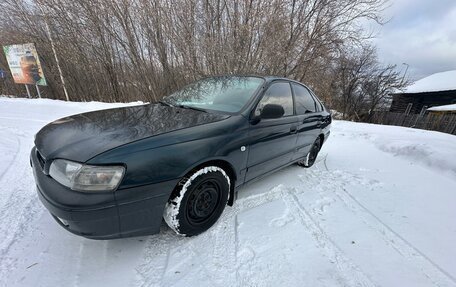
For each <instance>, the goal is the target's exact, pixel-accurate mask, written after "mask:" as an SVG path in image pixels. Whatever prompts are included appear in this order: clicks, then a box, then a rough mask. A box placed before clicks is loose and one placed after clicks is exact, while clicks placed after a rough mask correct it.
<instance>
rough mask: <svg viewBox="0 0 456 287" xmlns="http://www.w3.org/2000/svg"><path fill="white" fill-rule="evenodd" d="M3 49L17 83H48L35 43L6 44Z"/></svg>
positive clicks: (41, 84) (42, 84)
mask: <svg viewBox="0 0 456 287" xmlns="http://www.w3.org/2000/svg"><path fill="white" fill-rule="evenodd" d="M3 51H4V52H5V56H6V60H7V61H8V65H9V68H10V70H11V75H12V76H13V79H14V82H15V83H16V84H29V85H40V86H46V85H47V84H46V79H45V78H44V74H43V69H42V68H41V63H40V59H39V58H38V53H37V52H36V49H35V44H33V43H28V44H19V45H10V46H4V47H3Z"/></svg>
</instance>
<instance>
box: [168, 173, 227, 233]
mask: <svg viewBox="0 0 456 287" xmlns="http://www.w3.org/2000/svg"><path fill="white" fill-rule="evenodd" d="M230 187H231V181H230V177H229V176H228V175H227V173H226V172H225V171H224V170H223V169H222V168H220V167H218V166H207V167H204V168H201V169H198V170H196V171H195V172H193V173H191V174H190V175H189V176H188V177H185V178H184V179H183V180H181V182H180V184H179V185H178V187H177V188H176V190H175V191H174V192H173V195H172V196H171V198H170V199H169V200H168V202H167V203H166V206H165V210H164V212H163V218H164V219H165V221H166V223H167V224H168V226H169V227H170V228H171V229H173V230H174V231H175V232H176V233H177V234H179V235H182V236H194V235H198V234H200V233H202V232H204V231H206V230H208V229H209V228H210V227H211V226H212V225H214V223H215V222H216V221H217V220H218V219H219V217H220V215H221V214H222V212H223V210H224V209H225V206H226V204H227V201H228V195H229V193H230Z"/></svg>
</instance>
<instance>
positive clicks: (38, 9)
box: [0, 0, 397, 109]
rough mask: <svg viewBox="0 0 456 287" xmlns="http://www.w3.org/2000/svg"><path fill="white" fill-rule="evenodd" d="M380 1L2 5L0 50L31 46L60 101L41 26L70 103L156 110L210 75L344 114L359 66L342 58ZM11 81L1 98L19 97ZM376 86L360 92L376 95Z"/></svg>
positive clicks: (7, 1)
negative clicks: (280, 88)
mask: <svg viewBox="0 0 456 287" xmlns="http://www.w3.org/2000/svg"><path fill="white" fill-rule="evenodd" d="M385 1H386V0H237V1H236V0H230V1H228V0H2V1H1V2H0V45H6V44H15V43H25V42H34V43H35V44H36V46H37V49H38V52H39V54H40V57H41V61H42V64H43V66H44V67H43V70H44V73H45V76H46V77H47V79H48V83H49V86H48V87H46V88H45V91H44V93H45V95H46V96H47V97H50V98H57V99H64V95H63V91H62V89H61V81H60V79H59V76H58V73H57V68H56V66H55V60H54V57H53V54H52V49H51V46H50V41H49V35H48V33H47V31H46V27H45V23H46V22H47V23H48V24H49V27H50V30H51V34H52V36H53V38H54V41H55V46H56V52H57V55H58V56H59V58H60V61H61V66H62V70H63V75H64V78H65V79H66V82H67V88H68V92H69V95H70V98H71V99H72V100H82V101H89V100H99V101H131V100H145V101H157V100H159V99H160V98H162V97H163V96H164V95H167V94H169V93H170V92H172V91H174V90H176V89H178V88H180V87H182V86H183V85H185V84H187V83H189V82H191V81H193V80H196V79H200V78H202V77H206V76H210V75H220V74H260V75H266V74H267V75H279V76H285V77H289V78H293V79H296V80H299V81H303V82H305V83H306V84H308V85H309V86H311V87H312V88H313V89H314V90H315V91H316V92H317V94H319V95H320V96H321V97H322V98H323V99H324V100H325V102H327V103H328V104H331V105H337V107H344V109H350V108H351V107H350V106H349V105H347V104H344V101H346V99H344V96H343V94H344V93H345V92H346V90H344V89H345V88H347V87H345V86H344V85H345V84H346V83H345V82H344V81H345V80H347V79H346V77H345V74H344V73H345V72H346V71H347V69H350V68H352V67H351V66H350V65H351V64H350V63H348V62H350V61H352V62H356V60H355V58H356V57H347V55H348V54H350V52H352V51H353V50H360V49H359V48H358V49H353V48H352V47H361V46H363V45H364V43H365V39H366V38H369V37H370V35H369V34H368V33H366V31H363V29H362V25H361V21H365V20H366V19H367V20H373V21H377V22H379V23H381V22H382V19H381V17H380V15H381V12H382V10H383V9H384V8H385V7H386V6H385V5H386V4H387V3H386V2H385ZM361 50H362V49H361ZM362 53H364V52H362ZM355 54H356V53H355ZM371 58H374V59H373V60H372V61H374V62H375V63H376V64H377V65H378V63H377V62H376V59H375V55H374V54H371ZM372 65H374V64H372ZM374 66H375V65H374ZM0 68H3V69H5V70H7V65H6V59H5V58H4V55H1V56H0ZM391 72H394V69H391ZM385 73H387V72H385ZM393 76H394V75H393ZM396 76H397V75H396ZM9 81H10V80H8V81H7V82H6V83H4V84H3V89H5V87H6V88H8V89H9V91H10V93H12V94H18V93H20V91H19V90H14V89H23V87H21V86H14V85H12V83H11V82H9ZM0 85H2V83H1V82H0ZM375 85H376V84H375V82H370V83H369V84H365V85H364V86H363V89H364V90H366V91H367V90H375V89H377V90H379V92H380V90H382V89H383V88H382V87H379V86H378V87H376V86H375ZM377 85H382V83H377ZM341 91H342V92H341ZM7 92H8V91H7ZM4 93H6V92H4ZM370 93H371V92H369V94H370ZM350 97H351V96H350ZM358 100H360V98H359V97H358ZM373 103H374V101H371V104H373ZM350 105H352V106H353V105H354V104H353V103H350ZM363 105H364V104H363Z"/></svg>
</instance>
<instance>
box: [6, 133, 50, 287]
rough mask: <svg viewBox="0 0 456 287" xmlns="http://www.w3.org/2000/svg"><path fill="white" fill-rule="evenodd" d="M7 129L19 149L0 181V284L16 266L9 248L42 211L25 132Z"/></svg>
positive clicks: (30, 226) (22, 235)
mask: <svg viewBox="0 0 456 287" xmlns="http://www.w3.org/2000/svg"><path fill="white" fill-rule="evenodd" d="M7 131H8V132H11V134H12V135H13V136H15V137H16V138H17V139H18V141H19V145H18V147H19V149H18V153H17V156H16V157H15V159H14V161H12V163H11V165H10V167H9V168H8V171H7V172H5V173H4V174H3V176H2V178H1V181H0V194H1V195H2V196H1V197H0V222H1V223H2V224H1V225H0V234H2V237H0V285H1V284H2V283H3V282H6V281H4V280H6V277H7V275H8V274H9V273H10V272H11V270H13V269H15V268H16V262H17V260H18V259H17V258H12V257H11V256H9V255H8V254H9V251H10V250H11V248H12V247H13V246H14V244H15V243H17V242H18V241H19V240H20V239H21V238H22V237H24V235H25V234H27V231H28V230H29V229H30V228H32V227H33V226H34V222H35V220H37V219H38V218H39V215H40V214H41V212H42V211H43V209H42V208H40V205H39V200H38V197H37V195H36V192H35V188H34V187H35V183H34V181H33V175H32V171H31V170H30V166H29V158H28V155H29V150H28V148H27V145H24V144H23V142H22V141H23V139H24V138H26V137H28V136H29V135H27V134H24V133H22V132H20V131H18V130H17V129H14V128H7Z"/></svg>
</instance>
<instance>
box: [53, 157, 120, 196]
mask: <svg viewBox="0 0 456 287" xmlns="http://www.w3.org/2000/svg"><path fill="white" fill-rule="evenodd" d="M124 172H125V168H124V167H123V166H95V165H85V164H80V163H77V162H72V161H68V160H63V159H56V160H54V161H53V162H52V164H51V167H50V169H49V175H50V176H51V177H52V178H54V179H55V180H56V181H58V182H59V183H60V184H62V185H64V186H66V187H69V188H71V189H73V190H78V191H112V190H115V189H116V188H117V186H118V185H119V183H120V181H121V179H122V177H123V175H124Z"/></svg>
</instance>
